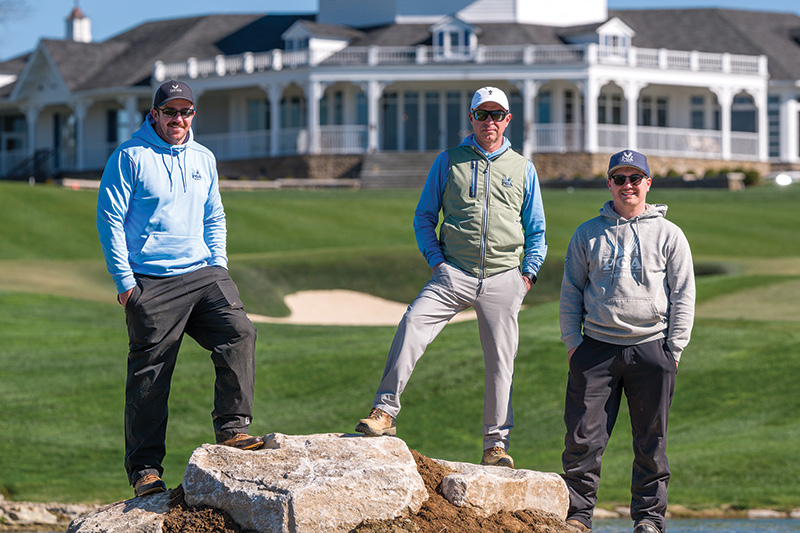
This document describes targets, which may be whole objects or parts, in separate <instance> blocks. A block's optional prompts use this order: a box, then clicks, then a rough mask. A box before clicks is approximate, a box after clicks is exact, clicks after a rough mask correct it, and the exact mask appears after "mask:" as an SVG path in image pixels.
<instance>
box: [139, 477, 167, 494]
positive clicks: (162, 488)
mask: <svg viewBox="0 0 800 533" xmlns="http://www.w3.org/2000/svg"><path fill="white" fill-rule="evenodd" d="M166 490H167V486H166V485H165V484H164V482H163V481H161V478H160V477H158V476H157V475H155V474H147V475H145V476H142V477H140V478H139V479H138V480H137V481H136V483H134V484H133V494H134V496H135V497H136V498H138V497H139V496H147V495H148V494H155V493H157V492H166Z"/></svg>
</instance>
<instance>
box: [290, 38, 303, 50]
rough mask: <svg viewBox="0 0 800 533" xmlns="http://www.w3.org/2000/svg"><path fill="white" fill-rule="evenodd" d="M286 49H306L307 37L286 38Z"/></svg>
mask: <svg viewBox="0 0 800 533" xmlns="http://www.w3.org/2000/svg"><path fill="white" fill-rule="evenodd" d="M286 49H287V50H308V37H296V38H293V39H286Z"/></svg>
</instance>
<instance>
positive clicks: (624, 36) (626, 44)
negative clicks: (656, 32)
mask: <svg viewBox="0 0 800 533" xmlns="http://www.w3.org/2000/svg"><path fill="white" fill-rule="evenodd" d="M634 35H636V33H635V32H634V31H633V29H632V28H631V27H630V26H628V25H627V24H625V23H624V22H622V20H620V19H619V18H617V17H614V18H613V19H611V20H609V21H608V22H606V23H605V24H603V25H602V26H600V27H599V28H598V29H597V37H598V39H597V44H599V45H600V54H601V56H602V57H604V58H606V59H614V60H618V61H624V60H625V59H626V58H627V57H628V52H629V51H630V49H631V46H632V45H633V43H632V41H633V36H634Z"/></svg>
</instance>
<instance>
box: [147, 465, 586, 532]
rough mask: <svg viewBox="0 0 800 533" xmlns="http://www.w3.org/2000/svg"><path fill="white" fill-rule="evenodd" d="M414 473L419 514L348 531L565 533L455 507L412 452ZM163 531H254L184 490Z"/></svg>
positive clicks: (438, 475)
mask: <svg viewBox="0 0 800 533" xmlns="http://www.w3.org/2000/svg"><path fill="white" fill-rule="evenodd" d="M411 454H412V455H413V456H414V460H415V461H416V463H417V470H418V471H419V473H420V475H421V476H422V480H423V481H424V483H425V488H426V489H427V490H428V496H429V498H428V500H427V501H426V502H425V503H424V504H422V508H420V510H419V512H418V513H416V514H414V515H412V516H408V517H402V518H395V519H393V520H365V521H364V522H362V523H361V524H359V525H358V526H356V527H355V528H354V529H353V530H351V532H350V533H447V532H458V533H523V532H525V533H570V532H571V531H574V530H572V529H571V528H570V527H569V526H567V525H566V523H565V522H564V521H563V520H561V519H560V518H558V517H556V516H554V515H551V514H547V513H541V512H537V511H531V510H524V511H514V512H506V511H501V512H499V513H495V514H493V515H490V516H486V517H481V516H479V515H477V514H476V513H475V511H474V510H472V509H468V508H462V507H456V506H454V505H453V504H451V503H450V502H448V501H447V500H446V499H445V498H444V496H442V494H441V492H440V491H441V483H442V479H443V478H444V477H445V476H446V475H447V474H448V473H449V472H450V471H449V470H448V469H447V468H445V467H444V466H442V465H440V464H439V463H437V462H436V461H433V460H432V459H429V458H427V457H425V456H424V455H421V454H419V453H418V452H417V451H416V450H411ZM171 507H172V508H171V509H170V511H169V513H168V514H167V518H166V520H165V521H164V526H163V529H162V531H163V532H164V533H254V532H253V531H252V530H249V529H242V528H240V527H239V526H238V525H237V524H236V523H234V521H233V520H232V519H231V517H230V516H228V514H227V513H225V512H224V511H220V510H218V509H212V508H210V507H203V506H201V507H189V506H188V505H186V501H185V500H184V498H183V489H182V487H180V486H179V487H178V488H176V489H175V490H174V491H173V494H172V502H171Z"/></svg>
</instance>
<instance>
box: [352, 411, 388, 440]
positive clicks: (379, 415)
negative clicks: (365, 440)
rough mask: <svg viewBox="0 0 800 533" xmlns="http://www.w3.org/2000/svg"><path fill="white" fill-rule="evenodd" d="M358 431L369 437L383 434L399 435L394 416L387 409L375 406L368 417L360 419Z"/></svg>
mask: <svg viewBox="0 0 800 533" xmlns="http://www.w3.org/2000/svg"><path fill="white" fill-rule="evenodd" d="M356 431H358V432H359V433H363V434H364V435H365V436H367V437H380V436H381V435H397V427H396V426H395V425H394V418H392V417H391V415H389V413H387V412H386V411H381V410H380V409H378V408H377V407H373V408H372V410H371V411H370V412H369V416H368V417H367V418H362V419H361V420H359V421H358V425H357V426H356Z"/></svg>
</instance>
